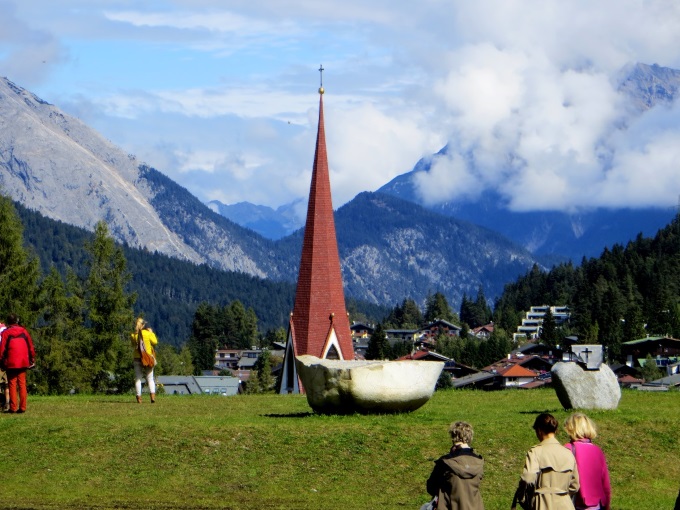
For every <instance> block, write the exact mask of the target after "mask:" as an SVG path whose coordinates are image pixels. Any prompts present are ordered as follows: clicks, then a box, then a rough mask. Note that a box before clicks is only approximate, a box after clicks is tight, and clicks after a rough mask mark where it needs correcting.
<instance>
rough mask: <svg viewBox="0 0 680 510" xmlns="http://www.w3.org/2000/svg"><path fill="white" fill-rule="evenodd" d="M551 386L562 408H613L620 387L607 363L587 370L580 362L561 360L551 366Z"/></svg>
mask: <svg viewBox="0 0 680 510" xmlns="http://www.w3.org/2000/svg"><path fill="white" fill-rule="evenodd" d="M551 372H552V380H553V387H554V388H555V392H556V393H557V398H558V399H559V401H560V404H562V407H564V408H565V409H616V408H617V407H618V405H619V400H621V388H620V386H619V382H618V380H617V378H616V374H614V372H612V369H611V368H609V367H608V366H607V365H605V364H602V365H600V368H599V369H597V370H587V369H585V368H584V367H583V366H581V364H580V363H574V362H564V363H563V362H560V363H555V364H554V365H553V367H552V370H551Z"/></svg>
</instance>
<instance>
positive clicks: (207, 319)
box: [188, 303, 226, 375]
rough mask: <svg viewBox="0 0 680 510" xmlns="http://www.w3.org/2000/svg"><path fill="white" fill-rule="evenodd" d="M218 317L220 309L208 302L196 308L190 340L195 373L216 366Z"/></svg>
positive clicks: (189, 344)
mask: <svg viewBox="0 0 680 510" xmlns="http://www.w3.org/2000/svg"><path fill="white" fill-rule="evenodd" d="M218 317H219V313H218V310H217V309H216V308H214V307H212V306H211V305H209V304H208V303H201V304H199V305H198V307H197V308H196V312H195V313H194V320H193V322H192V323H191V337H190V338H189V342H188V346H189V351H190V352H191V359H192V362H193V367H194V375H200V374H201V371H203V370H211V369H212V368H213V366H215V351H216V350H217V348H218V347H219V341H218V335H219V326H218V322H219V321H218ZM225 340H226V339H225Z"/></svg>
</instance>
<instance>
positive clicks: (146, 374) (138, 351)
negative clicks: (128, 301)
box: [131, 317, 158, 404]
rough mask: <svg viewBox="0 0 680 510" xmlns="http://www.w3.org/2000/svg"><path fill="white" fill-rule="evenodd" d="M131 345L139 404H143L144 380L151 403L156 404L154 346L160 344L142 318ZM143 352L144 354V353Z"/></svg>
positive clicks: (138, 321)
mask: <svg viewBox="0 0 680 510" xmlns="http://www.w3.org/2000/svg"><path fill="white" fill-rule="evenodd" d="M131 337H132V338H131V343H132V346H133V347H134V349H135V350H134V359H133V366H134V369H135V392H136V394H137V403H139V404H141V403H142V379H143V378H145V379H146V384H147V385H148V386H149V393H150V394H151V403H152V404H153V403H155V402H156V382H155V381H154V378H153V369H154V366H155V365H156V356H155V354H154V346H155V345H156V344H158V339H157V338H156V334H155V333H154V332H153V331H152V330H151V328H149V327H148V326H147V324H146V322H144V319H142V318H141V317H138V318H137V321H136V323H135V332H134V333H132V335H131ZM142 351H143V352H142Z"/></svg>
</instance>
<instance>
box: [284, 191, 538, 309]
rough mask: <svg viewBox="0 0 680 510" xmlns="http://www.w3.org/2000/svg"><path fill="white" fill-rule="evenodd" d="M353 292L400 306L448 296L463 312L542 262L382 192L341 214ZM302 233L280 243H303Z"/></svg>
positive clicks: (343, 253) (348, 288)
mask: <svg viewBox="0 0 680 510" xmlns="http://www.w3.org/2000/svg"><path fill="white" fill-rule="evenodd" d="M335 227H336V231H337V236H338V248H339V251H340V258H341V260H342V273H343V281H344V283H345V294H346V296H349V297H356V298H361V299H365V300H367V301H369V302H374V303H383V304H387V305H395V304H397V303H400V302H401V301H402V300H403V299H404V298H407V297H410V298H413V299H414V300H416V302H418V303H420V304H421V305H422V304H424V302H425V299H426V297H427V295H428V294H432V293H434V292H442V293H443V294H444V295H446V296H447V299H449V303H450V304H451V305H452V306H453V307H454V309H457V306H458V305H459V304H460V301H461V298H462V296H463V294H467V295H468V296H472V295H476V293H477V290H478V288H479V286H480V285H481V286H482V287H483V288H484V291H485V294H486V296H487V297H489V298H493V297H495V296H497V295H500V293H501V292H502V290H503V285H504V284H505V283H507V282H508V281H510V280H512V279H514V278H516V277H517V276H519V275H520V274H523V273H525V272H526V271H527V270H528V269H529V268H531V267H532V266H533V265H534V264H535V263H537V261H536V259H535V258H534V257H533V256H532V255H531V254H530V253H528V252H527V251H526V250H523V249H522V248H519V247H518V246H516V245H514V244H513V243H511V242H510V241H508V240H507V239H505V238H503V237H502V236H500V235H498V234H497V233H495V232H491V231H489V230H487V229H484V228H481V227H478V226H476V225H472V224H470V223H467V222H463V221H459V220H456V219H453V218H448V217H445V216H441V215H439V214H436V213H433V212H431V211H428V210H426V209H424V208H422V207H420V206H418V205H416V204H413V203H411V202H408V201H405V200H401V199H398V198H395V197H392V196H389V195H384V194H380V193H369V192H364V193H360V194H359V195H357V196H356V197H355V198H354V199H353V200H352V201H350V202H348V203H347V204H345V205H344V206H342V207H341V208H340V209H338V210H337V212H336V213H335ZM301 243H302V231H298V232H296V233H295V234H294V235H292V236H290V237H288V238H286V239H283V240H281V241H280V242H279V244H280V245H282V246H287V245H290V247H288V248H287V250H292V249H293V246H300V245H301Z"/></svg>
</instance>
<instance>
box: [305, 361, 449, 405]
mask: <svg viewBox="0 0 680 510" xmlns="http://www.w3.org/2000/svg"><path fill="white" fill-rule="evenodd" d="M295 364H296V367H297V371H298V375H299V376H300V380H301V381H302V384H303V386H304V388H305V392H306V395H307V402H308V403H309V405H310V407H311V408H312V409H314V411H316V412H318V413H323V414H350V413H355V412H358V413H364V414H368V413H399V412H410V411H414V410H416V409H418V408H419V407H421V406H422V405H423V404H425V403H426V402H427V401H428V400H429V399H430V397H431V396H432V393H434V389H435V386H436V384H437V379H438V378H439V374H440V373H441V371H442V369H443V368H444V363H443V362H439V361H415V360H408V361H359V360H356V361H339V360H326V359H320V358H317V357H316V356H309V355H303V356H297V357H296V358H295Z"/></svg>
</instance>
